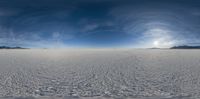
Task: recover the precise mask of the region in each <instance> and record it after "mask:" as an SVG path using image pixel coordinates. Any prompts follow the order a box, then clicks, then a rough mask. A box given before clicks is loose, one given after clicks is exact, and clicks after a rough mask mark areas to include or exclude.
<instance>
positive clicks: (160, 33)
mask: <svg viewBox="0 0 200 99" xmlns="http://www.w3.org/2000/svg"><path fill="white" fill-rule="evenodd" d="M199 43H200V1H199V0H84V1H83V0H1V1H0V45H7V46H22V47H31V48H68V47H106V48H107V47H110V48H116V47H117V48H118V47H119V48H120V47H135V48H147V47H162V48H165V47H171V46H175V45H185V44H193V45H194V44H199Z"/></svg>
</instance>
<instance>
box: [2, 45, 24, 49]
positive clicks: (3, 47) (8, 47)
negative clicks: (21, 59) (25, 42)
mask: <svg viewBox="0 0 200 99" xmlns="http://www.w3.org/2000/svg"><path fill="white" fill-rule="evenodd" d="M0 49H28V48H23V47H18V46H16V47H10V46H0Z"/></svg>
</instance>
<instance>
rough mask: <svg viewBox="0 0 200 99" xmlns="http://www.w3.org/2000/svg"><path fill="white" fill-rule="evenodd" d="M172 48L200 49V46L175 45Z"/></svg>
mask: <svg viewBox="0 0 200 99" xmlns="http://www.w3.org/2000/svg"><path fill="white" fill-rule="evenodd" d="M170 49H200V46H188V45H183V46H174V47H171V48H170Z"/></svg>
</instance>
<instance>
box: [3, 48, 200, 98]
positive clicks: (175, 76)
mask: <svg viewBox="0 0 200 99" xmlns="http://www.w3.org/2000/svg"><path fill="white" fill-rule="evenodd" d="M0 97H2V98H0V99H49V98H50V97H51V98H50V99H126V98H127V99H190V98H191V99H199V98H200V50H159V49H154V50H153V49H76V50H73V49H68V50H67V49H66V50H64V49H63V50H45V49H40V50H39V49H31V50H0Z"/></svg>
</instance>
